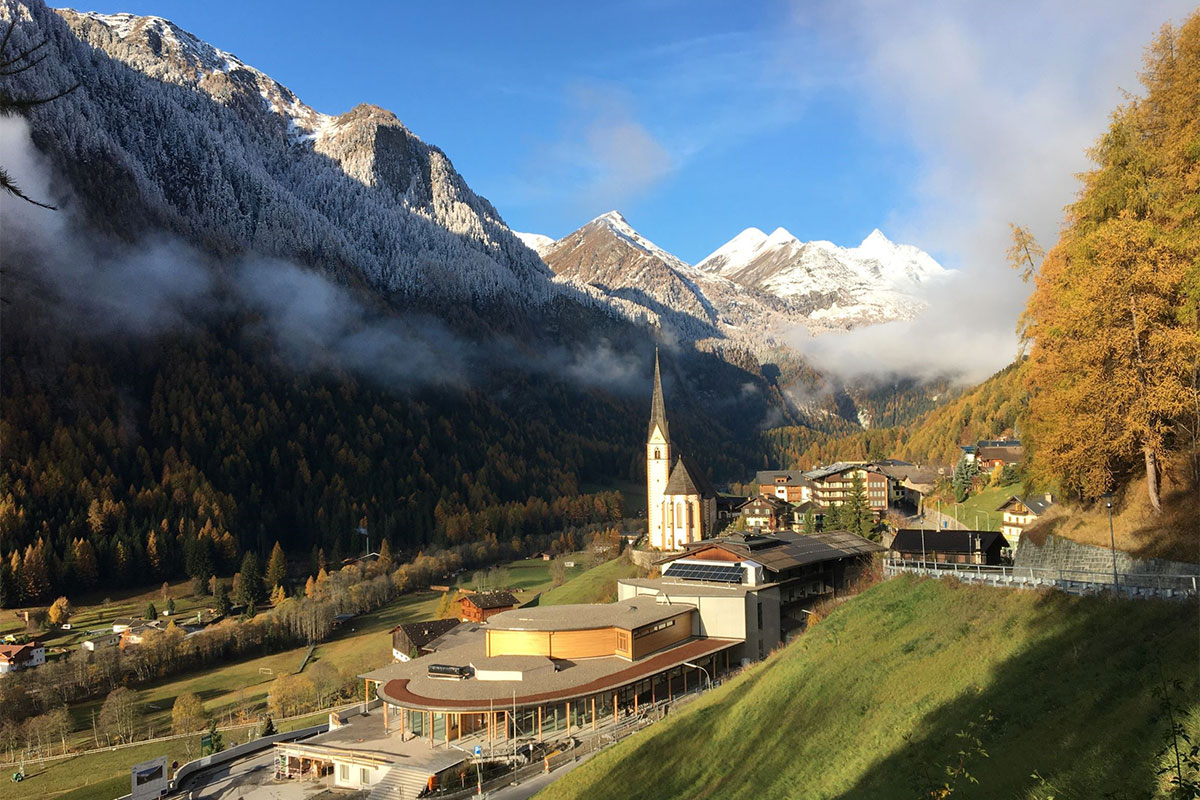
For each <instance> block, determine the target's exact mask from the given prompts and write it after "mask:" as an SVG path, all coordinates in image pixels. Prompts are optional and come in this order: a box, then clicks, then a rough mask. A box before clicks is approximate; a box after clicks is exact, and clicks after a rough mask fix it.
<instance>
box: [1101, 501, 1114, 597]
mask: <svg viewBox="0 0 1200 800" xmlns="http://www.w3.org/2000/svg"><path fill="white" fill-rule="evenodd" d="M1100 496H1101V497H1102V498H1104V505H1105V506H1106V507H1107V508H1108V546H1109V548H1110V549H1111V550H1112V560H1113V591H1114V592H1115V591H1116V590H1117V539H1116V536H1115V535H1114V534H1113V521H1112V499H1113V493H1112V492H1105V493H1104V494H1102V495H1100Z"/></svg>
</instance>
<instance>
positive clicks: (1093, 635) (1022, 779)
mask: <svg viewBox="0 0 1200 800" xmlns="http://www.w3.org/2000/svg"><path fill="white" fill-rule="evenodd" d="M960 590H963V591H966V590H967V589H966V588H965V587H960ZM1196 619H1197V606H1196V605H1195V604H1194V603H1193V604H1187V605H1184V604H1178V603H1174V604H1168V603H1159V602H1147V601H1142V602H1137V603H1134V602H1132V601H1124V602H1121V601H1109V600H1100V599H1093V598H1070V597H1067V596H1064V595H1060V594H1057V593H1047V594H1045V595H1044V596H1043V597H1042V598H1041V599H1040V600H1039V602H1038V604H1037V616H1036V618H1035V619H1034V620H1033V621H1032V623H1031V626H1030V628H1031V630H1037V629H1038V628H1039V627H1042V626H1054V627H1057V628H1061V629H1062V633H1061V634H1059V635H1057V636H1054V637H1052V638H1051V639H1049V640H1044V641H1042V642H1041V643H1039V644H1037V645H1035V646H1033V647H1032V648H1030V649H1028V650H1026V651H1024V652H1022V654H1021V655H1019V656H1017V657H1015V658H1012V659H1010V660H1009V661H1007V662H1004V663H1001V664H997V665H996V666H995V667H994V671H993V675H994V678H993V679H992V680H991V681H990V682H988V684H987V686H986V688H984V687H980V686H977V685H972V686H962V687H959V690H960V693H959V696H958V697H957V699H955V700H953V701H951V702H949V703H946V704H943V705H942V706H940V707H939V708H937V709H935V710H933V711H931V712H929V713H928V714H926V715H925V716H924V717H923V718H922V719H921V720H920V721H919V722H918V723H917V724H916V725H915V727H914V728H913V730H911V731H907V732H905V731H897V732H896V735H897V737H899V736H907V738H908V743H907V744H900V746H898V747H897V748H896V749H895V751H894V753H893V754H892V755H890V756H888V757H886V758H884V759H883V760H882V761H880V762H879V763H877V764H875V765H873V766H872V767H871V768H870V769H868V770H867V771H866V772H865V773H864V776H863V777H862V778H861V779H860V780H859V782H858V783H857V784H856V785H855V786H854V787H853V788H852V789H850V790H849V791H846V792H844V793H843V794H841V795H840V797H841V798H843V800H859V799H862V800H866V799H867V798H870V799H871V800H876V799H877V798H881V797H896V798H910V797H912V798H915V797H929V796H931V795H930V793H929V792H930V790H931V789H932V788H933V787H934V786H940V785H941V782H943V781H945V780H947V777H946V768H947V767H948V766H955V765H957V764H958V763H959V755H958V754H959V751H960V750H962V749H963V748H964V747H967V748H968V749H970V745H969V743H968V741H967V740H964V739H963V738H961V737H960V736H959V735H958V734H959V733H960V732H962V731H970V732H972V733H973V734H974V735H976V736H977V737H978V739H979V742H980V744H981V745H982V748H983V749H984V750H985V751H986V752H987V757H982V756H975V757H972V758H970V759H969V760H968V761H967V762H966V767H967V770H968V771H969V772H970V773H971V774H972V775H973V776H974V777H976V778H977V779H978V781H979V782H978V784H972V783H970V782H969V780H968V779H966V778H959V779H958V780H957V782H956V784H955V790H954V792H953V796H954V797H955V798H958V797H970V798H1001V797H1002V798H1043V797H1050V796H1054V797H1056V798H1058V800H1066V799H1067V798H1081V800H1082V799H1083V798H1087V799H1089V800H1090V799H1091V798H1112V799H1113V800H1125V799H1126V798H1128V800H1134V798H1150V797H1152V796H1154V790H1155V787H1156V785H1157V780H1158V779H1157V778H1156V776H1155V771H1156V766H1157V758H1156V756H1157V754H1158V752H1159V751H1160V749H1161V748H1162V747H1163V744H1164V741H1165V738H1164V737H1165V736H1166V734H1167V731H1168V723H1167V721H1166V719H1165V717H1163V716H1162V714H1161V712H1160V710H1159V705H1158V701H1157V699H1156V697H1155V689H1156V687H1158V686H1160V685H1161V684H1160V678H1159V672H1158V661H1157V660H1156V656H1157V658H1160V659H1161V662H1162V665H1163V671H1164V672H1165V675H1166V678H1167V680H1168V681H1171V680H1175V679H1179V680H1182V681H1184V684H1185V693H1184V694H1182V695H1181V696H1177V697H1176V699H1177V701H1183V700H1184V698H1195V697H1197V696H1200V689H1198V686H1197V670H1196V652H1197V649H1198V648H1200V642H1198V640H1197V630H1196V624H1195V621H1196ZM947 635H956V634H954V633H952V632H950V631H948V632H947ZM957 635H959V636H961V635H963V634H962V633H961V632H960V633H959V634H957ZM988 717H991V718H992V719H991V720H990V721H987V719H988ZM1193 733H1195V732H1194V731H1193ZM1035 772H1036V773H1038V774H1039V775H1040V776H1041V778H1042V779H1044V780H1045V784H1042V782H1041V780H1039V779H1038V778H1036V777H1034V773H1035Z"/></svg>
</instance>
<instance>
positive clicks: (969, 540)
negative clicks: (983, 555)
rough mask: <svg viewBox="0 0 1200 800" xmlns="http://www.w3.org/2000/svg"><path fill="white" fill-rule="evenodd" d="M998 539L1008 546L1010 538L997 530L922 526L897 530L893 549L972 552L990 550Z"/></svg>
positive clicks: (903, 550) (898, 550) (1004, 545)
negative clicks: (953, 529)
mask: <svg viewBox="0 0 1200 800" xmlns="http://www.w3.org/2000/svg"><path fill="white" fill-rule="evenodd" d="M997 539H999V540H1000V546H1001V547H1008V539H1005V538H1004V535H1003V534H1001V533H998V532H997V531H950V530H940V529H935V530H928V531H923V530H921V529H920V528H902V529H900V530H898V531H896V538H895V539H893V540H892V550H895V551H896V552H904V553H919V552H921V551H922V549H924V551H925V552H935V551H936V552H939V553H972V552H975V551H977V550H984V551H986V550H990V549H991V548H992V547H993V545H995V544H996V540H997ZM922 542H924V547H922Z"/></svg>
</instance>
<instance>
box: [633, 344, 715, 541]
mask: <svg viewBox="0 0 1200 800" xmlns="http://www.w3.org/2000/svg"><path fill="white" fill-rule="evenodd" d="M671 457H672V452H671V433H670V429H669V427H668V425H667V407H666V403H665V402H664V400H663V390H662V372H661V371H660V369H659V363H658V351H657V350H655V352H654V395H653V397H652V398H651V400H650V426H649V430H648V432H647V434H646V502H647V508H646V520H647V524H648V530H649V534H650V546H651V547H653V548H655V549H656V550H682V549H683V548H684V547H685V546H686V545H688V544H689V543H691V542H698V541H700V540H701V539H707V538H708V537H710V536H712V534H713V526H714V525H715V524H716V521H717V493H716V490H714V489H713V487H712V484H710V483H709V482H708V479H707V478H706V477H705V475H704V473H703V472H701V471H700V470H699V469H697V468H696V466H695V464H692V463H690V462H689V460H688V459H685V458H684V457H683V456H681V455H676V456H675V460H674V462H672V460H671Z"/></svg>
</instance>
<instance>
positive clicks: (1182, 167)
mask: <svg viewBox="0 0 1200 800" xmlns="http://www.w3.org/2000/svg"><path fill="white" fill-rule="evenodd" d="M1145 66H1146V69H1145V72H1144V73H1143V75H1142V83H1143V85H1144V86H1145V89H1146V94H1145V96H1143V97H1139V98H1135V99H1133V100H1131V101H1130V102H1129V103H1128V104H1126V105H1125V106H1122V107H1121V108H1119V109H1118V110H1117V112H1116V113H1115V114H1114V116H1113V121H1112V124H1111V126H1110V128H1109V130H1108V132H1107V133H1106V134H1105V135H1104V136H1103V138H1102V139H1101V140H1100V142H1099V144H1098V145H1097V146H1096V147H1095V148H1094V150H1093V151H1092V157H1093V158H1094V160H1095V161H1096V163H1097V168H1096V169H1095V170H1093V171H1092V172H1090V173H1087V174H1086V175H1085V176H1084V178H1083V188H1082V191H1081V192H1080V195H1079V198H1078V200H1077V201H1076V202H1075V203H1074V204H1073V205H1072V206H1071V207H1070V209H1069V211H1068V216H1067V225H1066V227H1065V229H1064V231H1063V233H1062V236H1061V238H1060V239H1059V241H1058V244H1057V245H1056V246H1055V247H1054V248H1053V249H1052V250H1051V251H1050V252H1049V253H1048V254H1047V255H1046V258H1045V261H1044V262H1043V263H1042V265H1041V268H1040V270H1038V272H1037V274H1036V276H1035V278H1034V281H1035V288H1034V291H1033V294H1032V296H1031V297H1030V300H1029V305H1028V308H1027V309H1026V313H1025V316H1024V317H1023V325H1024V330H1023V334H1024V335H1025V336H1026V337H1027V338H1028V339H1029V340H1031V341H1032V342H1033V347H1032V349H1031V351H1030V359H1029V361H1028V363H1027V365H1026V368H1025V371H1024V378H1025V383H1026V386H1027V387H1028V389H1029V391H1030V395H1031V397H1030V402H1029V417H1030V420H1029V431H1030V434H1031V436H1030V438H1031V440H1032V442H1033V445H1034V454H1033V455H1034V464H1035V468H1036V470H1037V471H1038V473H1040V475H1041V476H1042V477H1045V478H1049V479H1052V480H1057V481H1059V482H1061V484H1062V486H1063V488H1064V489H1065V490H1066V491H1067V492H1069V493H1071V494H1074V495H1077V496H1082V497H1096V496H1098V495H1100V494H1101V493H1103V492H1105V491H1108V490H1110V489H1112V488H1113V487H1114V485H1115V483H1116V481H1117V479H1118V478H1119V477H1120V476H1121V475H1122V474H1125V473H1127V472H1129V471H1130V470H1133V469H1135V468H1136V469H1139V470H1144V472H1145V475H1146V483H1147V488H1148V493H1149V501H1150V506H1151V508H1152V509H1154V510H1155V511H1159V510H1161V504H1160V499H1159V494H1160V487H1161V484H1162V480H1161V478H1162V470H1163V467H1164V460H1165V457H1166V455H1167V454H1168V452H1170V451H1171V450H1172V449H1173V448H1175V447H1177V446H1179V445H1181V444H1183V441H1182V436H1183V435H1184V431H1185V430H1186V429H1187V428H1186V426H1187V422H1188V417H1189V414H1193V415H1194V414H1196V408H1197V406H1196V397H1197V394H1196V393H1197V386H1196V376H1197V371H1198V370H1197V365H1198V364H1200V328H1198V327H1197V307H1198V304H1200V278H1198V275H1200V199H1198V198H1200V103H1197V102H1196V98H1197V95H1198V93H1200V13H1194V14H1192V16H1191V17H1190V18H1189V19H1188V20H1187V21H1186V22H1185V23H1184V24H1183V26H1182V27H1180V28H1173V27H1171V26H1166V27H1164V28H1163V30H1162V32H1161V33H1160V34H1159V36H1158V38H1157V39H1156V40H1155V42H1154V43H1153V44H1152V45H1151V47H1150V48H1149V49H1148V50H1147V53H1146V60H1145ZM1193 435H1194V432H1193Z"/></svg>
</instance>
